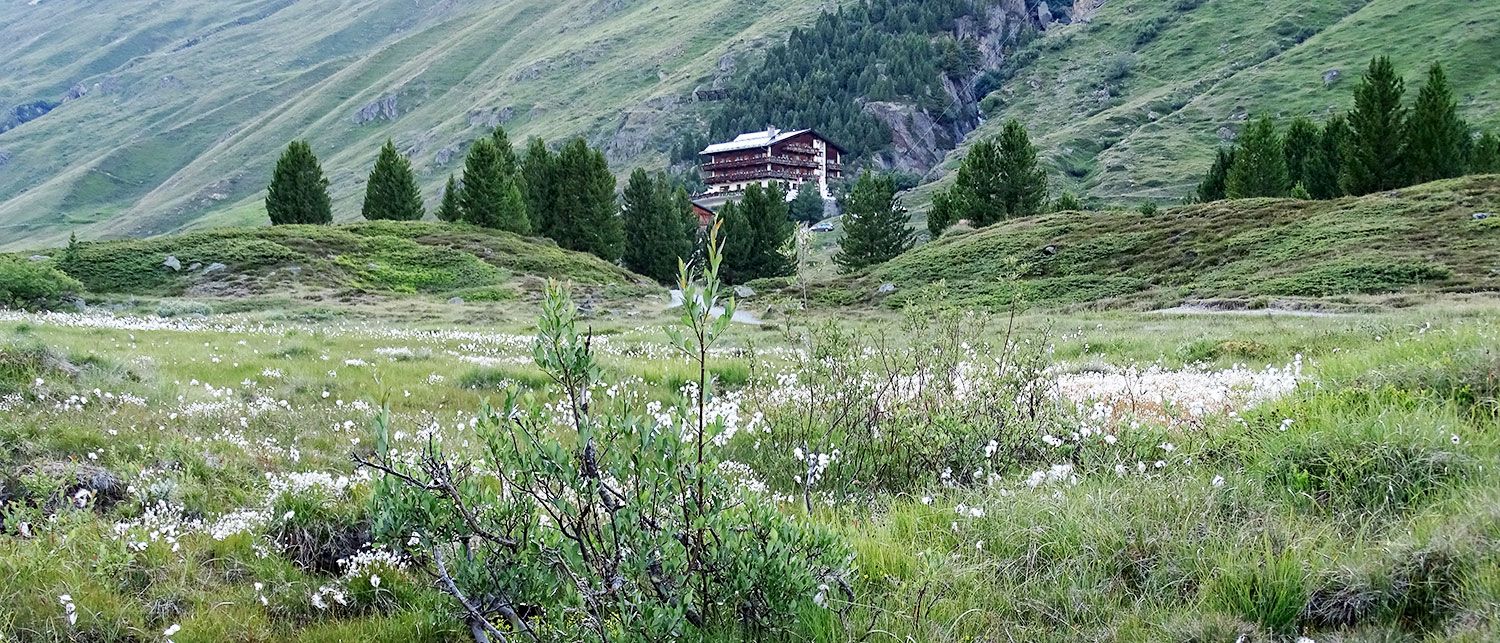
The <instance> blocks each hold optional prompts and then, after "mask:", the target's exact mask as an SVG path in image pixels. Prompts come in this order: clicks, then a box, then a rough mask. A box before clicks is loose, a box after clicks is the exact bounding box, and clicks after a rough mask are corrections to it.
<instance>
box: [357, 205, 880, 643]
mask: <svg viewBox="0 0 1500 643" xmlns="http://www.w3.org/2000/svg"><path fill="white" fill-rule="evenodd" d="M719 250H720V246H719V244H718V241H717V231H715V233H714V235H713V236H712V237H711V238H710V251H709V262H708V268H707V270H706V271H705V273H704V275H703V276H704V277H705V281H706V283H707V284H709V285H707V286H703V287H697V286H694V285H693V284H692V283H690V279H689V274H688V269H687V268H686V266H683V267H682V268H681V270H680V273H681V276H680V277H679V281H680V283H681V285H682V287H683V290H684V292H685V293H687V294H686V296H685V297H684V300H685V301H686V302H687V303H686V304H685V305H684V306H683V309H684V312H683V315H682V318H681V321H680V326H678V327H674V328H672V329H670V331H671V334H672V336H673V337H674V339H675V340H676V341H677V346H678V348H680V349H681V350H682V351H683V353H684V354H685V355H686V356H687V357H688V358H689V361H690V362H691V363H692V364H693V365H694V368H695V370H696V371H697V375H698V378H697V381H696V384H697V386H696V388H693V389H692V393H691V396H690V397H691V399H688V400H686V401H685V402H684V403H682V404H680V405H679V406H678V407H677V408H675V409H669V410H664V409H662V408H661V406H660V405H659V403H653V402H649V401H648V400H646V397H645V395H644V394H642V395H639V396H637V395H633V394H632V392H630V391H626V390H623V387H619V386H615V387H605V386H604V384H603V383H602V382H601V381H600V368H599V365H598V363H597V362H596V361H595V360H594V353H593V350H592V346H591V342H592V335H591V334H589V333H587V332H585V333H580V332H579V330H578V328H577V326H576V323H577V309H576V308H575V307H574V305H573V304H572V302H571V301H570V299H569V298H568V295H567V293H566V292H565V291H564V290H562V289H560V288H558V287H556V286H554V287H551V288H549V290H548V294H547V298H546V301H545V304H544V307H543V313H542V317H541V321H540V324H539V327H540V330H539V333H538V336H537V340H536V343H535V346H534V358H535V361H536V363H537V365H538V366H539V367H540V368H541V369H542V370H543V371H545V372H546V373H547V374H548V375H550V376H551V377H552V379H553V381H554V382H555V389H556V390H555V393H556V396H557V398H558V401H556V402H555V403H552V404H545V403H542V402H538V401H537V398H535V397H533V396H527V397H522V395H520V394H519V393H516V392H511V393H510V394H509V395H508V396H507V399H506V401H505V405H504V406H503V407H502V408H500V409H494V408H488V407H486V408H485V409H484V410H483V412H482V413H481V416H480V418H479V421H478V424H477V429H476V430H477V434H478V435H479V436H480V437H481V438H482V440H483V443H484V446H485V457H482V458H474V457H470V456H465V455H462V454H458V453H451V452H447V451H445V450H444V449H443V446H442V444H441V442H440V441H438V440H436V439H433V440H429V441H428V445H427V446H426V447H425V448H424V449H423V450H421V451H420V452H416V453H400V452H397V451H395V450H393V448H392V446H391V441H390V435H389V429H388V419H387V418H388V416H386V415H382V417H381V419H380V420H379V421H378V422H377V423H376V450H375V451H376V452H375V455H374V456H373V458H371V459H364V458H357V459H359V460H360V462H361V463H362V464H363V465H365V466H367V467H370V468H372V469H374V470H377V471H379V472H382V473H383V474H384V475H383V476H381V477H380V478H379V480H378V481H377V484H376V489H375V495H374V511H373V512H372V513H373V514H374V517H373V523H374V532H375V536H376V539H377V540H378V541H380V542H383V543H387V544H388V545H389V546H391V547H393V548H398V549H400V550H402V551H403V552H404V553H405V554H406V555H408V556H409V557H410V558H411V559H412V561H413V563H414V566H416V567H418V568H421V569H423V570H425V571H426V572H427V573H428V574H430V575H431V576H432V577H433V578H434V579H435V580H436V581H437V584H438V585H439V586H440V587H441V588H442V589H444V590H445V591H446V592H447V593H448V594H450V595H451V596H452V597H453V599H454V600H456V601H457V602H458V604H459V605H460V607H461V609H462V612H463V614H464V615H465V618H466V621H467V624H468V626H469V628H470V631H471V632H472V634H473V636H474V638H475V639H476V640H477V641H494V640H498V641H505V640H509V639H511V638H515V639H517V640H547V641H553V640H556V641H599V642H603V641H660V640H669V639H679V638H682V637H684V636H702V635H712V633H715V632H728V631H733V630H734V629H736V628H740V629H743V630H745V631H747V632H750V633H752V634H753V635H755V636H759V637H768V638H770V639H777V638H781V637H784V636H789V635H791V634H790V630H792V629H793V628H795V627H796V626H797V623H798V622H799V620H800V619H798V618H796V615H797V614H798V613H799V612H802V611H803V610H806V609H816V608H815V607H813V604H817V605H818V606H823V607H826V606H828V604H829V602H830V600H832V599H833V596H832V595H833V594H835V593H842V594H843V595H844V596H846V597H850V598H852V590H851V589H850V585H849V583H848V581H847V580H846V579H845V578H846V576H847V575H848V574H849V568H850V564H851V562H852V554H851V553H850V549H849V548H848V547H847V546H846V545H845V544H844V543H843V542H842V541H841V540H839V539H838V538H837V537H836V536H835V535H833V534H832V533H830V532H828V531H824V530H822V529H818V528H815V527H812V526H809V525H805V524H802V523H800V522H798V521H797V520H794V519H793V518H791V517H788V516H786V515H784V514H782V513H781V512H780V511H778V510H777V508H776V507H775V506H773V505H772V504H771V503H770V502H769V501H768V500H767V499H765V498H764V497H762V496H761V495H758V494H756V493H753V492H751V491H749V490H748V489H746V488H745V487H744V486H742V485H740V484H737V483H736V482H735V481H734V477H735V476H732V475H725V473H724V472H721V461H720V459H719V456H718V453H717V451H718V448H717V447H715V446H714V444H715V440H716V438H717V437H718V436H719V435H722V434H723V433H724V431H725V426H724V423H723V421H722V420H720V419H715V418H713V417H711V416H710V414H709V413H707V412H706V411H707V409H708V405H709V404H710V395H711V387H712V385H713V379H712V377H711V376H710V374H709V373H710V371H709V366H710V365H709V363H708V361H709V359H708V356H709V350H710V348H711V347H712V346H713V345H714V344H715V343H716V342H717V341H718V340H719V339H720V338H721V336H722V335H723V333H724V332H725V330H726V329H727V324H728V320H729V319H730V318H731V317H732V315H733V307H734V302H733V300H732V299H730V300H728V301H726V302H724V303H723V305H724V307H725V308H726V309H727V310H726V312H725V313H724V314H723V315H722V316H720V317H719V318H717V319H715V318H714V317H713V315H712V314H711V313H710V310H711V309H712V308H713V307H714V306H716V305H719V303H718V302H719V299H720V292H719V287H718V286H717V284H718V267H719Z"/></svg>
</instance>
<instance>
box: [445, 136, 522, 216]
mask: <svg viewBox="0 0 1500 643" xmlns="http://www.w3.org/2000/svg"><path fill="white" fill-rule="evenodd" d="M459 204H460V207H461V209H462V211H463V220H464V221H465V222H467V223H472V224H474V225H477V226H483V227H486V228H496V229H499V230H507V231H510V232H514V233H516V234H530V233H531V222H530V220H529V219H528V218H527V216H526V201H525V199H524V198H523V197H522V196H521V192H520V189H519V187H518V185H517V183H516V177H514V176H508V175H506V174H505V168H504V165H503V161H502V159H501V153H500V151H499V149H498V148H496V147H495V143H494V141H493V140H492V139H489V138H482V139H479V140H477V141H475V142H474V146H473V147H471V148H469V155H468V157H467V158H465V159H464V186H463V190H462V191H461V193H460V196H459Z"/></svg>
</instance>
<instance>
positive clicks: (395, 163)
mask: <svg viewBox="0 0 1500 643" xmlns="http://www.w3.org/2000/svg"><path fill="white" fill-rule="evenodd" d="M360 213H361V214H363V215H364V217H365V218H366V219H369V220H371V221H378V220H390V221H416V220H417V219H420V218H422V215H424V214H426V212H425V211H424V210H423V209H422V192H421V189H420V188H418V187H417V177H416V176H415V175H414V174H412V170H411V161H408V160H406V157H405V156H402V155H401V153H400V152H397V151H396V144H395V143H393V142H392V141H391V140H390V139H386V141H385V146H383V147H381V148H380V156H379V157H377V158H376V159H375V169H373V170H371V171H370V179H369V181H368V182H366V183H365V203H364V206H363V207H362V208H361V209H360Z"/></svg>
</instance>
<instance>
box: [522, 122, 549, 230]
mask: <svg viewBox="0 0 1500 643" xmlns="http://www.w3.org/2000/svg"><path fill="white" fill-rule="evenodd" d="M556 159H557V155H555V154H553V153H552V151H551V150H549V149H547V144H546V143H545V142H543V141H542V139H539V138H533V139H531V141H530V142H528V143H527V144H526V157H525V159H524V160H523V161H522V162H521V178H522V183H523V184H524V185H523V189H524V191H525V194H526V213H527V215H529V216H530V217H531V227H532V229H533V230H534V231H536V233H537V234H541V235H545V236H548V237H554V235H555V234H556V231H555V230H554V226H553V219H554V217H553V216H552V212H553V210H554V209H555V208H556V207H557V204H556V201H557V199H556V196H555V195H556V191H557V189H558V186H557V181H556V180H555V179H554V178H553V176H552V174H553V171H554V169H553V166H554V165H556ZM554 238H555V237H554Z"/></svg>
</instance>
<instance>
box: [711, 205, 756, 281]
mask: <svg viewBox="0 0 1500 643" xmlns="http://www.w3.org/2000/svg"><path fill="white" fill-rule="evenodd" d="M713 225H718V226H721V227H720V229H719V238H720V239H722V240H723V241H722V243H723V244H724V250H723V252H722V253H721V254H722V256H723V257H724V263H723V265H722V266H721V267H720V268H719V274H720V275H722V276H723V278H724V281H725V283H731V284H740V283H744V282H747V281H750V280H751V279H755V278H756V277H757V276H758V275H755V274H753V270H754V267H753V265H752V262H751V260H750V258H751V257H752V256H753V255H754V254H755V231H754V230H753V229H752V228H751V227H750V222H749V221H748V220H747V219H745V214H744V212H742V211H741V209H740V204H738V203H735V202H734V201H728V202H726V203H725V204H724V205H722V206H719V210H718V211H717V212H715V213H714V223H713Z"/></svg>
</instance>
